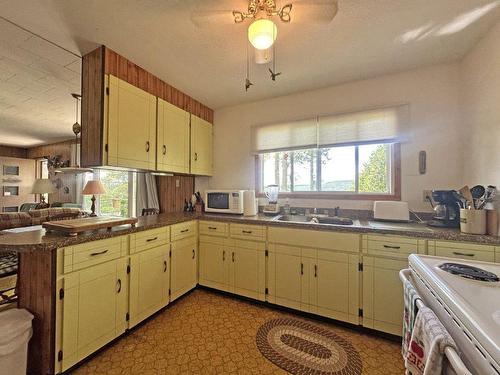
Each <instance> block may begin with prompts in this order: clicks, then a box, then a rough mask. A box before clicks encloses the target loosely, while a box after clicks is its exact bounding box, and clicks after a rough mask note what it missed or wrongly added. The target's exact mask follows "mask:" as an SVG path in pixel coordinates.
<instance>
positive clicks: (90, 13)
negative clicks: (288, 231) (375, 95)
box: [0, 0, 500, 143]
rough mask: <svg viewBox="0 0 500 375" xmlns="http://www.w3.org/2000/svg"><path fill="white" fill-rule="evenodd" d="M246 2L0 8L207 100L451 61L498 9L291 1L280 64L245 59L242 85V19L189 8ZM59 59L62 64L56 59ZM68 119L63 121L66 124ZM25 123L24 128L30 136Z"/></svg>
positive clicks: (265, 94)
mask: <svg viewBox="0 0 500 375" xmlns="http://www.w3.org/2000/svg"><path fill="white" fill-rule="evenodd" d="M291 1H292V2H293V0H291ZM286 2H287V1H278V4H284V3H286ZM246 4H247V3H246V2H245V1H244V0H218V1H216V0H142V1H126V2H125V1H122V0H107V1H99V0H89V1H86V2H85V5H84V6H82V2H81V1H78V0H25V1H23V2H22V5H21V3H20V2H13V1H10V0H0V8H1V9H2V16H3V17H5V18H7V19H9V20H11V21H13V22H15V23H17V24H19V25H21V26H23V27H25V28H27V29H29V30H31V31H33V32H35V33H36V34H39V35H42V36H43V37H44V38H46V39H48V40H50V41H52V42H54V43H56V44H58V45H60V46H63V47H64V48H66V49H68V50H70V51H73V52H75V53H77V54H80V55H82V54H84V53H86V52H89V51H90V50H92V49H93V48H95V47H96V46H97V45H98V44H105V45H107V46H108V47H109V48H111V49H113V50H115V51H116V52H118V53H120V54H122V55H124V56H126V57H127V58H129V59H130V60H132V61H134V62H135V63H137V64H138V65H141V66H142V67H144V68H145V69H147V70H149V71H150V72H152V73H153V74H155V75H157V76H159V77H160V78H162V79H163V80H165V81H166V82H168V83H170V84H172V85H173V86H175V87H177V88H178V89H180V90H182V91H184V92H186V93H188V94H189V95H191V96H193V97H194V98H196V99H198V100H199V101H201V102H202V103H204V104H206V105H208V106H210V107H212V108H214V109H217V108H221V107H225V106H229V105H235V104H240V103H244V102H249V101H255V100H260V99H264V98H269V97H275V96H280V95H285V94H290V93H295V92H299V91H304V90H311V89H315V88H319V87H325V86H329V85H334V84H338V83H342V82H348V81H352V80H358V79H363V78H369V77H373V76H377V75H382V74H388V73H393V72H399V71H404V70H408V69H413V68H417V67H420V66H427V65H432V64H438V63H448V62H453V61H457V60H459V59H461V58H462V57H463V56H464V55H465V54H466V53H467V51H468V50H470V49H471V47H472V46H473V45H474V44H476V43H477V41H478V40H479V39H480V38H481V36H482V35H484V34H485V33H486V32H487V31H488V30H489V29H490V28H491V27H492V26H493V25H494V24H495V23H496V22H497V21H498V20H499V19H500V0H339V12H338V14H337V16H336V17H335V19H334V20H333V21H332V22H331V23H330V24H326V25H325V24H315V23H312V22H308V20H307V19H304V17H302V19H301V17H300V16H301V15H300V14H298V13H297V14H295V15H294V14H293V10H292V17H294V18H293V19H292V22H291V23H290V24H283V23H278V39H277V44H276V48H277V59H276V62H277V70H278V71H281V72H282V73H283V74H282V75H281V76H279V77H278V78H277V80H276V82H273V81H271V80H270V78H269V73H268V71H267V69H268V67H269V66H266V65H262V66H257V65H255V64H253V63H252V64H251V65H250V78H251V80H252V82H253V83H254V86H252V87H251V88H250V89H249V91H248V92H245V89H244V78H245V70H246V63H245V61H246V45H247V38H246V30H247V26H248V23H246V24H239V25H235V24H232V23H231V22H221V23H220V24H219V23H217V24H215V25H212V26H210V25H207V26H206V27H203V28H199V27H197V26H195V25H194V23H193V22H192V21H191V13H192V12H193V11H195V10H199V9H242V10H243V9H245V7H246ZM295 10H298V7H296V8H295ZM1 42H2V43H4V41H3V40H1ZM39 51H42V52H43V53H44V56H38V57H45V58H47V59H52V55H51V54H52V52H50V51H48V50H39ZM53 53H54V54H57V53H56V52H55V51H54V52H53ZM1 61H2V60H0V63H1ZM59 63H60V64H62V65H63V66H64V67H65V68H67V66H66V65H64V63H65V61H60V62H59ZM0 66H1V65H0ZM1 74H3V72H0V77H1ZM68 93H69V91H68V89H66V90H65V92H64V95H68ZM0 97H1V94H0ZM68 98H69V99H71V97H69V95H68ZM69 110H70V111H73V106H71V105H70V106H69ZM68 113H69V112H68ZM72 122H73V120H70V121H69V125H67V121H66V122H65V124H64V126H68V129H69V130H70V127H71V126H70V125H71V124H72ZM59 126H60V127H61V126H62V125H61V124H59ZM3 127H4V125H3V124H2V129H3ZM29 130H30V131H29V132H27V134H26V135H27V136H29V137H32V138H33V137H34V138H36V137H37V135H35V134H36V133H35V132H34V131H33V129H29ZM47 130H51V129H49V126H48V125H47ZM19 131H21V130H19ZM55 136H57V132H55V133H54V137H55ZM40 137H41V136H40ZM0 143H4V142H2V141H0Z"/></svg>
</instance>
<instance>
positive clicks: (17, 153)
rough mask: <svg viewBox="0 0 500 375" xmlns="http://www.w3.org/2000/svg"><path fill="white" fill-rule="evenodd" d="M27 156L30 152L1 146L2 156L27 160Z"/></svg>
mask: <svg viewBox="0 0 500 375" xmlns="http://www.w3.org/2000/svg"><path fill="white" fill-rule="evenodd" d="M27 154H28V150H27V149H25V148H21V147H12V146H1V145H0V156H5V157H8V158H22V159H26V157H27Z"/></svg>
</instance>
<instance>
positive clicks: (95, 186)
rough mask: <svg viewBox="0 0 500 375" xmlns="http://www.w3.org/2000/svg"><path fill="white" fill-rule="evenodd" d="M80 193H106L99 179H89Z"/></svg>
mask: <svg viewBox="0 0 500 375" xmlns="http://www.w3.org/2000/svg"><path fill="white" fill-rule="evenodd" d="M82 194H85V195H96V194H106V189H104V186H102V184H101V181H99V180H90V181H88V182H87V184H86V185H85V187H84V188H83V191H82Z"/></svg>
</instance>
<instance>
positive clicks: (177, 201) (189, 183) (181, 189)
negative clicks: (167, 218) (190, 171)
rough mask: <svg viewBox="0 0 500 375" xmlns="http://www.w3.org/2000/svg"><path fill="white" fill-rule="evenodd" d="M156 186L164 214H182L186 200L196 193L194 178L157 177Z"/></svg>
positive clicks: (161, 210)
mask: <svg viewBox="0 0 500 375" xmlns="http://www.w3.org/2000/svg"><path fill="white" fill-rule="evenodd" d="M177 181H178V182H177ZM156 184H157V187H158V198H159V201H160V212H162V213H164V212H182V211H183V209H184V200H185V199H187V200H189V199H191V195H193V193H194V177H193V176H157V177H156ZM177 184H178V185H179V186H178V187H177Z"/></svg>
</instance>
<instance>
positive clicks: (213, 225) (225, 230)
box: [199, 221, 229, 237]
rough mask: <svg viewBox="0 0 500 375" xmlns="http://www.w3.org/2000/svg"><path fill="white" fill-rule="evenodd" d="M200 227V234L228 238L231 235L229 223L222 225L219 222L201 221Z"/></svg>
mask: <svg viewBox="0 0 500 375" xmlns="http://www.w3.org/2000/svg"><path fill="white" fill-rule="evenodd" d="M199 226H200V229H199V230H200V234H206V235H209V236H222V237H226V236H227V235H228V234H229V224H228V223H220V222H217V221H200V223H199Z"/></svg>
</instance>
